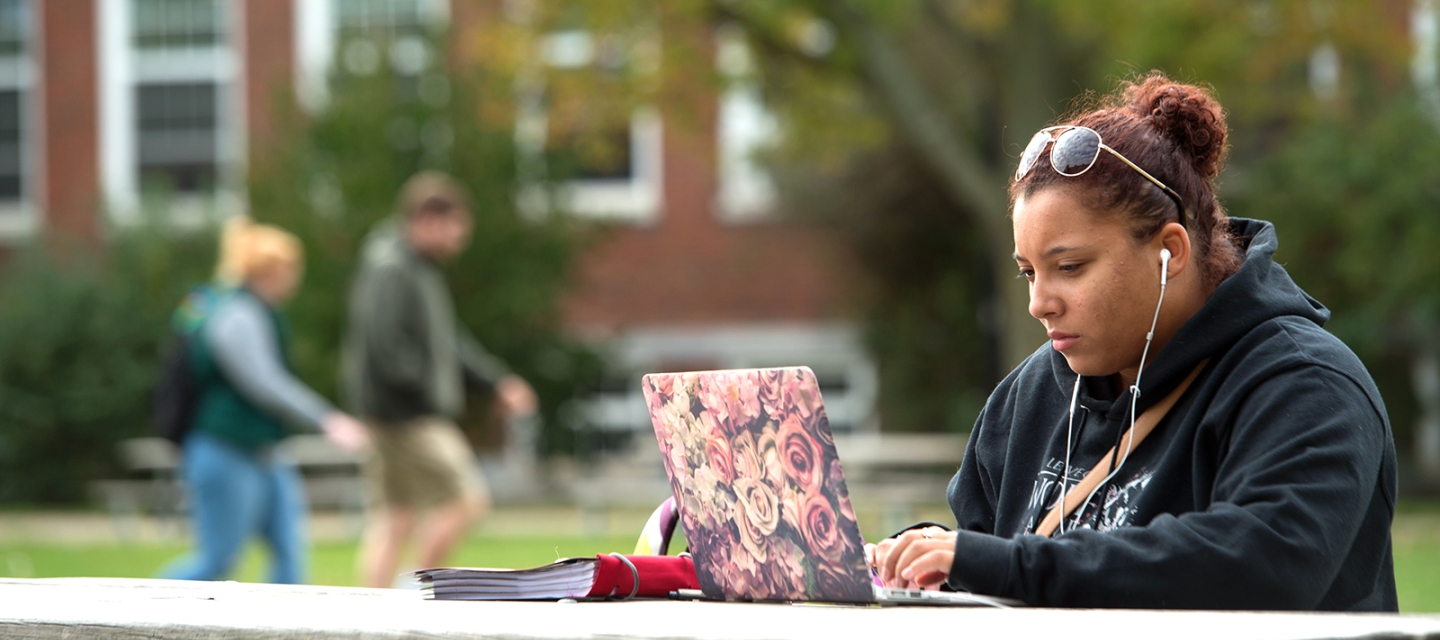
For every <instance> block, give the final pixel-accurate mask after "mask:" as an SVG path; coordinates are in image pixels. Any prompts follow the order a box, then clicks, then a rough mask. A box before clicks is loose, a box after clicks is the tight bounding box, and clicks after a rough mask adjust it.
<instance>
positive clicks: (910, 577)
mask: <svg viewBox="0 0 1440 640" xmlns="http://www.w3.org/2000/svg"><path fill="white" fill-rule="evenodd" d="M873 553H874V555H873V562H874V565H875V569H876V571H877V572H879V574H880V581H881V582H883V583H884V584H885V586H887V587H898V588H905V589H938V588H939V587H940V585H941V584H942V583H944V582H945V579H946V578H948V577H949V575H950V565H951V564H954V562H955V532H953V531H946V530H944V529H941V528H940V527H924V528H921V529H911V530H909V531H906V532H904V533H902V534H900V535H898V536H895V537H894V538H887V539H885V540H882V541H881V542H880V544H877V545H875V549H874V552H873ZM867 555H870V554H869V553H868V550H867Z"/></svg>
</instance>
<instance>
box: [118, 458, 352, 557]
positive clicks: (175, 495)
mask: <svg viewBox="0 0 1440 640" xmlns="http://www.w3.org/2000/svg"><path fill="white" fill-rule="evenodd" d="M279 449H280V452H279V453H280V454H281V455H288V456H289V457H290V458H291V459H292V460H294V461H295V465H296V467H297V468H298V469H299V471H300V475H301V477H302V478H303V480H304V483H305V495H306V498H307V500H308V501H309V505H310V508H311V509H331V510H339V511H341V512H342V513H343V514H345V516H346V526H347V529H349V530H351V531H359V528H360V526H361V514H362V511H363V509H364V505H365V494H364V486H363V483H362V482H361V480H360V457H359V456H357V455H355V454H351V453H347V452H345V451H342V450H340V449H339V448H337V447H336V446H335V445H334V444H331V442H330V441H329V440H327V439H325V437H324V436H320V435H310V434H307V435H297V436H291V437H290V438H287V439H286V440H285V441H284V442H282V443H281V444H280V447H279ZM116 454H117V456H118V457H119V459H120V464H121V466H122V467H123V468H124V469H125V473H126V476H127V477H125V478H123V479H118V480H100V481H97V482H95V483H93V485H92V491H93V492H94V494H95V497H96V498H97V499H98V500H99V501H100V502H101V503H102V504H104V505H105V508H106V509H107V510H108V511H109V512H110V516H111V524H112V525H113V526H114V528H115V533H116V535H117V536H118V537H120V538H121V539H131V538H134V537H135V535H136V532H137V531H138V526H139V516H140V515H142V514H145V515H154V516H157V517H159V518H160V520H161V522H162V523H164V524H165V525H166V526H175V527H179V526H182V520H183V518H182V516H183V515H184V514H185V511H186V501H185V491H184V487H183V486H182V485H181V483H180V477H179V476H180V451H179V448H178V447H176V446H175V444H174V443H172V442H170V441H169V440H166V439H164V438H153V437H152V438H132V439H129V440H123V441H121V442H120V443H119V444H118V445H117V446H116Z"/></svg>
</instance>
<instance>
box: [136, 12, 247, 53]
mask: <svg viewBox="0 0 1440 640" xmlns="http://www.w3.org/2000/svg"><path fill="white" fill-rule="evenodd" d="M226 23H227V20H226V15H225V7H224V6H222V5H221V4H220V3H219V2H216V1H215V0H135V48H137V49H140V50H147V49H150V50H154V49H172V50H174V49H198V48H208V47H219V46H224V44H225V33H226V27H227V25H226Z"/></svg>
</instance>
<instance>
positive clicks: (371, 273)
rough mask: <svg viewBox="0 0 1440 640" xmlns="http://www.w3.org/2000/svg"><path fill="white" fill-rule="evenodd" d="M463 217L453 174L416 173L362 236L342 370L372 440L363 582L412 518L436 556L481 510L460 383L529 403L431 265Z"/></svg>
mask: <svg viewBox="0 0 1440 640" xmlns="http://www.w3.org/2000/svg"><path fill="white" fill-rule="evenodd" d="M472 223H473V220H472V218H471V214H470V208H469V201H468V199H467V198H466V196H465V192H464V190H463V188H462V187H461V186H460V185H459V184H458V183H456V182H455V180H454V179H452V178H450V177H449V176H446V175H443V174H439V173H432V172H425V173H420V174H417V175H416V176H414V177H412V178H411V179H410V180H409V181H408V182H406V183H405V186H404V187H403V188H402V190H401V193H400V197H399V199H398V203H397V211H396V215H395V217H394V218H393V219H391V220H387V221H385V222H383V223H381V224H380V225H378V226H377V227H376V229H375V230H374V231H373V232H372V233H371V234H370V236H369V237H368V238H367V239H366V242H365V247H364V249H363V252H362V255H361V259H360V266H359V271H358V273H357V275H356V277H355V282H354V284H353V286H352V288H351V292H350V305H349V307H350V308H349V327H348V329H349V332H348V335H347V336H346V340H345V345H344V354H343V363H342V371H341V374H342V377H343V383H344V385H345V392H346V396H347V398H346V399H347V401H348V402H349V403H350V405H351V407H350V409H351V411H352V413H354V415H356V416H359V417H361V418H362V419H364V420H365V422H366V424H367V425H368V426H369V428H370V431H371V438H372V444H373V446H372V453H371V455H370V458H369V459H368V460H367V461H366V465H365V474H366V482H367V483H368V485H369V486H368V488H369V491H370V508H369V513H368V516H367V519H368V522H367V524H366V531H365V536H364V539H363V540H362V541H361V547H360V555H359V558H358V565H359V571H360V579H361V582H362V583H363V584H364V585H365V586H370V587H385V586H390V585H391V584H393V581H394V579H395V575H396V568H397V565H398V560H399V556H400V552H401V550H402V549H403V548H404V545H405V543H406V541H407V540H408V539H409V538H410V537H411V534H412V532H414V531H415V530H416V529H417V526H419V525H423V527H420V533H419V535H418V536H417V540H418V543H419V557H418V558H417V561H418V563H419V565H420V566H422V567H437V566H442V565H443V564H444V562H445V558H446V557H447V556H448V555H449V553H450V551H451V549H452V548H453V547H454V546H455V543H456V542H458V541H459V540H460V538H461V536H462V535H463V534H464V533H465V530H466V528H467V527H468V526H469V525H470V523H472V522H474V521H475V520H477V519H479V518H480V517H482V516H483V515H484V514H485V512H486V511H488V510H489V507H490V492H489V490H488V489H487V488H486V486H485V483H484V480H483V478H482V477H481V476H480V474H479V471H480V469H479V466H478V465H477V464H476V461H475V456H474V453H473V452H472V451H471V449H470V446H469V444H468V443H467V442H466V441H465V438H464V436H463V434H461V432H460V429H459V428H458V427H457V426H456V424H455V421H454V420H455V418H456V417H458V416H459V415H460V413H461V412H463V411H464V409H465V387H466V386H467V385H468V386H470V387H472V388H478V389H481V390H485V391H491V392H493V393H495V394H496V396H497V398H496V399H497V400H498V401H499V405H500V407H501V409H502V410H504V411H506V412H507V413H509V414H511V415H524V414H529V413H531V412H533V411H534V410H535V393H534V391H533V390H532V389H531V388H530V385H529V384H528V383H526V382H525V381H524V380H523V379H521V378H519V377H518V376H516V375H514V374H511V373H509V372H508V370H507V369H506V367H505V365H504V363H502V362H500V361H499V360H498V359H496V358H495V357H494V356H492V355H490V354H489V353H487V352H486V351H485V350H484V348H482V347H481V346H480V344H479V343H478V342H476V341H475V339H474V338H473V337H471V335H470V334H469V332H468V331H466V330H465V328H464V326H462V325H461V324H460V322H459V321H458V320H457V318H456V317H455V309H454V303H453V300H452V299H451V297H450V290H449V288H448V287H447V286H446V284H445V277H444V275H443V274H442V273H441V270H440V265H442V264H444V263H446V262H449V261H450V260H452V259H454V258H455V257H456V256H458V255H460V253H461V252H462V251H464V250H465V247H466V246H468V245H469V243H470V233H471V227H472ZM427 516H428V517H427ZM422 520H424V522H421V521H422Z"/></svg>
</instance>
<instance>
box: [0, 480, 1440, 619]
mask: <svg viewBox="0 0 1440 640" xmlns="http://www.w3.org/2000/svg"><path fill="white" fill-rule="evenodd" d="M863 515H864V514H862V516H863ZM924 515H926V516H927V517H928V516H930V515H931V514H924ZM935 515H943V514H935ZM865 520H867V519H866V518H864V517H862V522H863V521H865ZM635 529H638V527H635ZM865 529H866V535H867V537H868V538H871V539H874V538H877V537H883V535H884V534H883V533H880V532H879V529H880V527H874V526H871V527H865ZM615 530H617V529H611V531H615ZM619 530H624V529H619ZM1392 537H1393V540H1394V550H1395V582H1396V588H1397V591H1398V593H1399V597H1400V610H1401V611H1402V612H1406V613H1437V612H1440V503H1402V505H1401V507H1400V509H1399V512H1398V513H1397V514H1396V516H1395V524H1394V527H1393V529H1392ZM674 544H675V545H676V546H678V547H682V548H683V544H684V543H683V541H677V542H676V543H674ZM634 545H635V537H634V536H633V535H630V534H626V535H605V536H585V535H579V534H569V535H567V534H554V535H544V536H522V535H515V534H513V533H511V534H500V535H496V534H485V533H482V534H480V535H476V536H472V537H470V538H468V539H467V540H465V542H464V543H462V545H461V546H460V547H459V548H458V549H457V550H456V552H455V555H454V557H453V559H452V560H453V561H452V562H451V563H450V564H453V565H459V566H489V567H530V566H536V565H540V564H544V563H547V562H550V561H553V560H555V559H556V558H564V557H571V556H585V555H594V554H596V553H608V552H611V551H622V552H628V551H630V550H631V549H633V548H634ZM355 548H356V543H355V542H353V541H350V542H319V543H317V544H315V545H314V546H313V547H312V550H311V559H310V581H311V582H313V583H315V584H326V585H340V586H346V585H354V584H355V572H354V568H353V567H354V561H355ZM188 549H189V547H188V546H187V545H186V544H185V543H183V542H179V541H175V542H150V543H143V544H142V543H131V544H123V543H114V542H107V543H56V542H45V541H34V540H29V541H18V542H17V541H9V542H5V541H0V577H12V578H51V577H69V576H89V577H120V578H143V577H150V576H153V575H155V572H156V571H158V570H159V569H160V568H161V567H162V566H163V565H164V564H165V563H166V562H168V561H170V560H171V559H173V558H175V557H177V556H179V555H181V554H183V553H185V552H186V551H188ZM264 561H265V556H264V554H263V552H262V551H261V550H260V549H259V548H252V549H250V550H249V551H248V552H247V554H246V556H245V558H244V560H243V562H242V563H241V565H240V567H239V569H238V570H237V571H236V574H235V575H234V576H233V578H234V579H236V580H241V581H249V582H256V581H260V580H262V579H263V578H264V568H265V567H264Z"/></svg>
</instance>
